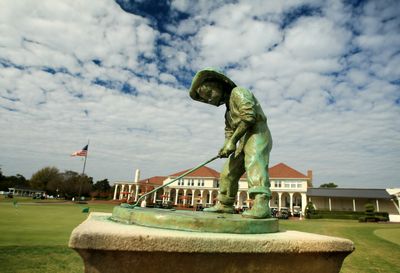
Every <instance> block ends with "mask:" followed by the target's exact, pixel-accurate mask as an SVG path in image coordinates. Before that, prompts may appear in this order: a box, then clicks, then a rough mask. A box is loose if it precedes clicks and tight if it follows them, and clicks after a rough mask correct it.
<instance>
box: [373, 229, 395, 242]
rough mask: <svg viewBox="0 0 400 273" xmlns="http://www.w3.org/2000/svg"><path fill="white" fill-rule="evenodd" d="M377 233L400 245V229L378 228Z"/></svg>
mask: <svg viewBox="0 0 400 273" xmlns="http://www.w3.org/2000/svg"><path fill="white" fill-rule="evenodd" d="M374 233H375V235H376V236H378V237H380V238H382V239H384V240H386V241H389V242H392V243H395V244H398V245H399V246H400V229H377V230H375V231H374Z"/></svg>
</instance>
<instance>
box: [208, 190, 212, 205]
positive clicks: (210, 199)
mask: <svg viewBox="0 0 400 273" xmlns="http://www.w3.org/2000/svg"><path fill="white" fill-rule="evenodd" d="M209 192H210V196H209V197H208V203H209V204H212V201H213V200H212V198H213V194H212V193H213V192H212V190H211V191H209Z"/></svg>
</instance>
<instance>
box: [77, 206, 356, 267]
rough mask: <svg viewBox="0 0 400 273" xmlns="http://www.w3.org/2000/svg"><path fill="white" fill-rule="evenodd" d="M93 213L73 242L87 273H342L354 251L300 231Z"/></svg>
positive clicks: (348, 243)
mask: <svg viewBox="0 0 400 273" xmlns="http://www.w3.org/2000/svg"><path fill="white" fill-rule="evenodd" d="M110 216H111V214H107V213H91V214H90V216H89V218H88V219H87V220H86V221H84V222H83V223H82V224H81V225H79V226H78V227H77V228H75V229H74V231H73V232H72V235H71V238H70V242H69V246H70V247H71V248H73V249H75V250H76V251H77V252H78V253H79V254H80V255H81V257H82V258H83V260H84V263H85V272H87V273H89V272H90V273H92V272H93V273H94V272H96V273H99V272H102V273H106V272H110V273H111V272H140V273H158V272H162V273H169V272H171V273H172V272H173V273H180V272H182V273H183V272H185V273H186V272H194V273H200V272H204V273H205V272H207V273H210V272H213V273H219V272H226V273H228V272H229V273H235V272H249V273H250V272H251V273H257V272H269V273H271V272H297V273H302V272H304V273H306V272H307V273H317V272H318V273H320V272H324V273H331V272H332V273H333V272H339V271H340V268H341V265H342V262H343V260H344V258H345V257H346V256H347V255H348V254H350V253H351V252H352V251H353V250H354V245H353V243H352V242H351V241H349V240H347V239H341V238H336V237H328V236H322V235H316V234H310V233H304V232H297V231H282V232H278V233H270V234H227V233H199V232H187V231H177V230H164V229H158V228H148V227H143V226H136V225H124V224H119V223H115V222H112V221H110V220H109V217H110Z"/></svg>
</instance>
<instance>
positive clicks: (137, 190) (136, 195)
mask: <svg viewBox="0 0 400 273" xmlns="http://www.w3.org/2000/svg"><path fill="white" fill-rule="evenodd" d="M138 194H139V185H136V186H135V201H137V200H138Z"/></svg>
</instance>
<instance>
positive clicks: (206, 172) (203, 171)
mask: <svg viewBox="0 0 400 273" xmlns="http://www.w3.org/2000/svg"><path fill="white" fill-rule="evenodd" d="M189 170H190V169H187V170H184V171H181V172H178V173H174V174H171V175H169V177H177V176H180V175H182V174H184V173H185V172H187V171H189ZM185 177H212V178H219V177H220V174H219V172H217V171H216V170H214V169H211V168H209V167H207V166H203V167H201V168H199V169H197V170H195V171H194V172H192V173H191V174H188V175H186V176H185Z"/></svg>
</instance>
